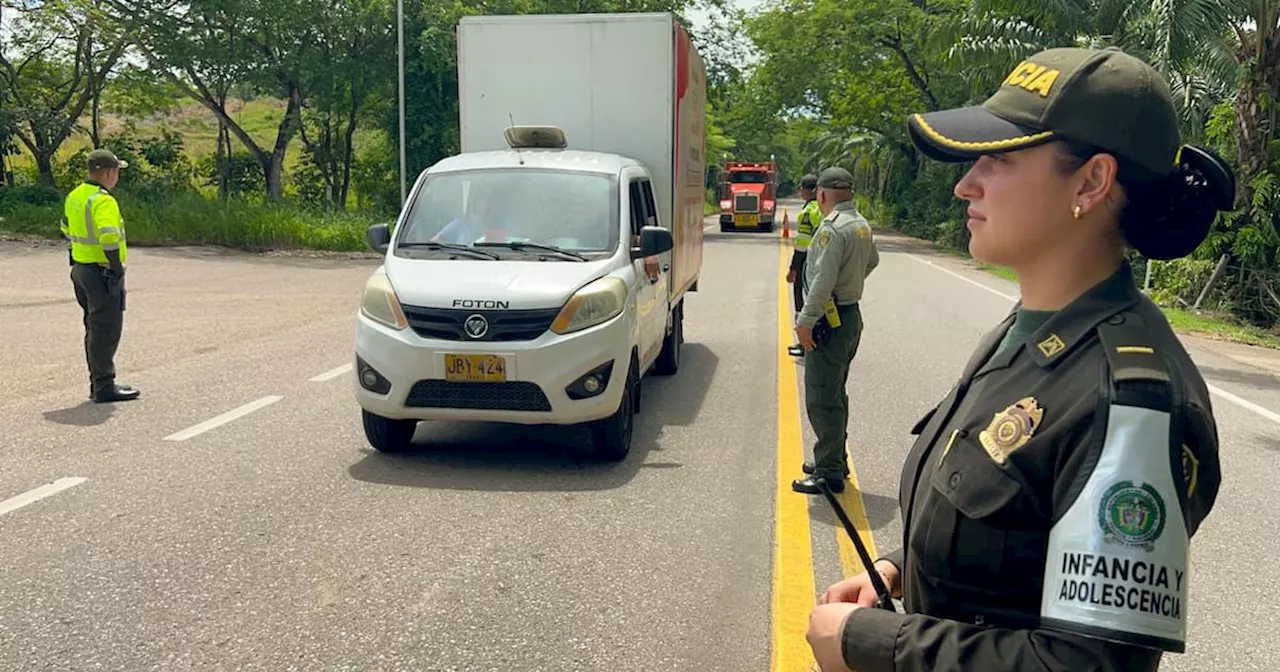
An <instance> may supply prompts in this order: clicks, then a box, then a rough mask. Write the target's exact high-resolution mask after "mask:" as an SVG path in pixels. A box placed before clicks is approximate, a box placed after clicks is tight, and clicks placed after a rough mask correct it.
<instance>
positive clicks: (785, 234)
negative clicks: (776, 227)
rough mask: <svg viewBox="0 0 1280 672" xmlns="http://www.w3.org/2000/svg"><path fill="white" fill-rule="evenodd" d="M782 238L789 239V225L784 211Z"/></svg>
mask: <svg viewBox="0 0 1280 672" xmlns="http://www.w3.org/2000/svg"><path fill="white" fill-rule="evenodd" d="M782 237H783V238H790V237H791V225H790V223H789V222H788V221H787V211H786V210H783V211H782Z"/></svg>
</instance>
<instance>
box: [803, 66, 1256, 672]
mask: <svg viewBox="0 0 1280 672" xmlns="http://www.w3.org/2000/svg"><path fill="white" fill-rule="evenodd" d="M908 126H909V130H910V133H911V137H912V140H913V142H914V143H915V144H916V146H917V147H918V148H919V150H920V151H921V152H923V153H924V154H926V155H927V156H929V157H931V158H934V159H937V160H941V161H949V162H961V161H965V162H968V161H972V162H974V163H973V166H972V167H971V168H970V169H969V171H968V172H967V173H966V174H965V176H964V177H963V178H962V179H961V180H960V181H959V183H957V185H956V187H955V193H956V196H957V197H959V198H961V199H963V200H966V201H968V202H969V210H968V215H969V220H968V227H969V230H970V232H971V238H970V242H969V250H970V252H971V253H972V255H973V256H974V257H975V258H977V259H979V260H982V261H986V262H989V263H995V264H1002V265H1006V266H1010V267H1012V268H1013V269H1014V271H1015V272H1016V273H1017V275H1018V284H1019V288H1020V290H1021V297H1022V298H1021V301H1020V302H1019V305H1018V306H1017V307H1016V308H1015V309H1014V310H1013V311H1012V312H1011V313H1010V314H1009V315H1008V316H1007V317H1006V318H1005V320H1004V321H1003V322H1002V323H1001V324H1000V325H999V326H997V327H996V328H995V329H993V330H992V331H991V332H990V333H988V334H987V336H986V337H985V338H983V339H982V341H981V342H980V343H979V344H978V347H977V350H976V351H975V352H974V353H973V355H972V358H971V359H970V361H969V363H968V365H967V366H966V367H965V370H964V372H963V374H962V375H961V377H960V380H959V382H958V383H957V384H956V386H955V387H954V388H953V389H952V391H951V392H950V393H949V394H948V395H947V397H946V398H945V399H943V400H942V402H941V403H940V404H939V405H938V406H936V407H935V408H934V409H933V410H931V411H929V413H928V414H926V415H925V416H924V417H923V418H922V419H921V420H920V421H919V422H918V423H917V424H916V426H915V427H914V428H913V429H912V434H914V435H916V436H917V440H916V443H915V445H914V446H913V447H912V449H911V451H910V452H909V453H908V455H907V459H906V464H905V465H904V467H903V471H902V480H901V491H900V493H899V505H900V507H901V510H902V517H903V530H904V534H903V538H902V540H901V542H902V546H901V548H900V549H899V550H897V551H896V552H893V553H890V554H889V555H887V556H885V557H884V558H882V559H880V560H879V561H877V562H876V570H877V571H878V572H879V573H880V574H881V576H882V578H883V579H884V582H885V585H886V586H888V587H889V589H890V590H891V591H892V592H893V593H894V594H895V596H896V597H900V598H902V600H903V604H904V606H905V607H906V612H907V613H906V614H899V613H895V612H890V611H886V610H883V609H874V608H865V607H867V606H870V605H871V604H873V602H874V600H875V595H874V591H873V589H872V588H870V586H869V583H870V582H869V579H868V577H867V574H866V573H863V574H860V575H858V576H855V577H852V578H850V579H847V580H845V581H841V582H840V583H837V584H835V585H833V586H831V587H830V588H829V589H828V590H827V591H826V593H824V594H823V596H822V598H821V599H820V602H821V603H822V604H820V605H819V606H817V607H816V608H815V609H814V611H813V613H812V615H811V617H810V627H809V632H808V639H809V642H810V645H811V647H812V648H813V652H814V655H815V657H816V658H817V660H818V661H819V663H820V664H821V667H822V669H823V670H824V671H825V672H834V671H836V670H847V669H850V668H852V669H856V670H859V671H860V672H878V671H881V670H894V671H896V672H908V671H915V670H937V669H947V670H974V671H975V672H1001V671H1003V670H1106V671H1112V670H1117V671H1118V670H1155V669H1156V668H1157V666H1158V665H1159V662H1160V658H1161V656H1162V652H1165V651H1171V652H1181V651H1183V650H1184V647H1185V644H1186V624H1187V613H1188V610H1189V607H1191V605H1190V604H1189V603H1188V597H1189V593H1188V590H1187V586H1188V578H1189V577H1188V569H1189V568H1188V559H1189V555H1190V550H1189V546H1190V539H1191V536H1192V535H1193V534H1195V532H1196V530H1197V528H1198V527H1199V526H1200V524H1201V523H1202V522H1203V521H1204V519H1205V517H1206V516H1207V515H1208V513H1209V511H1210V510H1211V509H1212V507H1213V504H1214V501H1215V499H1216V497H1217V494H1218V488H1219V484H1220V480H1221V476H1220V472H1219V467H1218V437H1217V429H1216V422H1215V420H1214V416H1213V408H1212V405H1211V404H1210V397H1209V392H1208V390H1207V389H1206V386H1205V383H1204V380H1203V378H1202V377H1201V375H1200V373H1199V371H1198V370H1197V369H1196V367H1195V364H1194V363H1193V362H1192V360H1191V358H1190V357H1189V356H1188V355H1187V352H1186V350H1185V349H1184V348H1183V346H1182V344H1181V343H1180V342H1179V340H1178V338H1177V336H1175V335H1174V333H1173V330H1172V329H1170V327H1169V324H1168V322H1167V321H1166V320H1165V317H1164V315H1163V313H1162V312H1161V311H1160V309H1159V308H1158V307H1156V305H1155V304H1154V303H1152V302H1151V300H1150V299H1148V298H1147V297H1146V296H1145V295H1143V294H1142V293H1141V292H1140V291H1139V289H1138V287H1137V286H1136V284H1135V281H1134V277H1133V273H1132V271H1131V270H1130V267H1129V264H1128V263H1127V261H1126V259H1125V254H1124V246H1125V244H1126V243H1127V244H1128V245H1130V246H1132V247H1134V248H1135V249H1137V251H1138V252H1140V253H1141V254H1142V255H1143V256H1145V257H1147V258H1148V259H1172V258H1177V257H1180V256H1183V255H1185V254H1188V253H1190V252H1191V251H1193V250H1194V249H1195V248H1196V247H1197V246H1198V245H1199V244H1200V242H1201V241H1202V240H1203V239H1204V238H1205V236H1206V235H1207V233H1208V231H1209V227H1210V225H1211V224H1212V222H1213V219H1214V216H1215V214H1216V212H1217V211H1219V210H1226V209H1230V208H1231V207H1232V202H1233V197H1234V189H1235V185H1234V183H1235V178H1234V175H1233V174H1232V172H1231V169H1230V168H1229V167H1227V166H1226V165H1224V164H1223V163H1222V162H1221V161H1220V160H1219V159H1217V158H1216V157H1214V156H1212V155H1211V154H1209V153H1207V152H1205V151H1203V150H1200V149H1197V148H1194V147H1190V146H1183V145H1181V140H1180V138H1179V133H1178V115H1177V112H1176V110H1175V108H1174V105H1173V102H1172V99H1171V95H1170V91H1169V86H1168V84H1167V83H1166V82H1165V80H1164V79H1163V78H1162V77H1161V76H1160V74H1159V73H1158V72H1156V71H1155V70H1154V69H1153V68H1151V67H1150V66H1148V65H1147V64H1146V63H1143V62H1142V61H1140V60H1138V59H1136V58H1133V57H1131V56H1128V55H1126V54H1124V53H1123V52H1120V51H1118V50H1114V49H1105V50H1093V49H1075V48H1070V49H1050V50H1047V51H1043V52H1041V53H1038V54H1036V55H1034V56H1031V57H1030V58H1029V59H1028V60H1026V61H1025V62H1023V63H1021V64H1019V65H1018V66H1017V67H1016V68H1015V69H1014V70H1013V71H1012V73H1010V75H1009V76H1008V77H1007V78H1006V79H1005V80H1004V82H1003V84H1002V85H1001V86H1000V88H999V90H998V91H996V93H995V94H994V95H993V96H992V97H991V98H989V99H988V100H987V101H986V102H985V103H984V104H983V105H981V106H974V107H968V108H962V109H953V110H944V111H940V112H933V113H928V114H923V115H921V114H917V115H912V116H911V117H910V120H909V122H908ZM1203 579H1204V580H1205V581H1207V582H1208V583H1212V582H1213V577H1212V576H1211V575H1204V576H1203ZM1206 585H1207V584H1206Z"/></svg>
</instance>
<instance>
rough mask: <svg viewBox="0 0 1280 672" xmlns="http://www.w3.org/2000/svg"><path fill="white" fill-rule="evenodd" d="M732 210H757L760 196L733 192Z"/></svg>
mask: <svg viewBox="0 0 1280 672" xmlns="http://www.w3.org/2000/svg"><path fill="white" fill-rule="evenodd" d="M733 211H734V212H759V211H760V197H759V196H757V195H756V194H734V195H733Z"/></svg>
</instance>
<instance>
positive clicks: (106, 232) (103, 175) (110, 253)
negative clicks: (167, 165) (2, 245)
mask: <svg viewBox="0 0 1280 672" xmlns="http://www.w3.org/2000/svg"><path fill="white" fill-rule="evenodd" d="M128 165H129V164H128V162H126V161H121V160H120V159H119V158H118V157H117V156H116V155H115V154H113V153H112V152H110V151H109V150H105V149H98V150H94V151H93V152H92V153H91V154H89V160H88V167H89V177H88V179H86V180H85V181H84V182H82V183H81V184H80V186H78V187H76V188H75V189H74V190H72V192H71V193H70V194H67V198H66V201H65V202H64V203H63V221H62V234H63V235H64V236H66V238H67V240H68V241H69V242H70V244H71V283H72V285H74V287H75V291H76V300H77V301H78V302H79V303H80V308H81V309H82V310H83V311H84V329H85V335H84V354H85V360H86V361H87V362H88V364H89V397H90V398H91V399H93V401H95V402H98V403H104V402H111V401H128V400H130V399H136V398H137V397H138V391H137V390H135V389H133V388H131V387H129V386H127V385H118V384H116V369H115V354H116V347H117V346H118V345H119V343H120V332H121V329H122V327H123V325H124V306H125V289H124V272H125V267H126V265H127V264H128V261H129V250H128V245H127V244H126V243H125V233H124V220H123V219H122V218H121V217H120V206H119V204H117V203H116V199H115V197H114V196H112V195H111V192H110V189H112V188H114V187H115V186H116V183H117V182H119V181H120V169H121V168H126V167H128Z"/></svg>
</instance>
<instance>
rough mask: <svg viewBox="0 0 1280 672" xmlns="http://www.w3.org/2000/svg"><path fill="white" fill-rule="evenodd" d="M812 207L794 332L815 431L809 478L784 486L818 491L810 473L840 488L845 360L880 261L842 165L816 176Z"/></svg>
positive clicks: (857, 336) (854, 345)
mask: <svg viewBox="0 0 1280 672" xmlns="http://www.w3.org/2000/svg"><path fill="white" fill-rule="evenodd" d="M817 186H818V200H817V203H818V207H819V208H820V209H821V212H822V213H823V214H824V215H825V218H824V219H823V220H822V222H821V223H820V224H819V226H818V229H817V230H816V231H815V232H814V236H813V244H812V245H810V250H811V253H812V256H810V257H809V258H807V259H806V260H805V264H804V280H805V282H804V289H805V292H804V304H803V306H802V307H801V309H800V315H799V316H798V317H797V318H796V336H797V337H798V340H799V341H800V345H801V346H802V347H804V349H805V356H804V402H805V409H806V410H807V411H808V413H809V422H810V424H812V425H813V431H814V433H815V434H817V435H818V441H817V443H815V444H814V446H813V462H805V464H804V471H805V473H807V474H810V476H809V477H807V478H804V479H799V480H796V481H793V482H792V483H791V489H792V490H795V491H796V492H803V493H806V494H820V493H821V490H818V488H817V486H816V485H815V484H814V479H815V478H825V479H826V480H827V481H829V482H830V484H831V489H832V490H834V491H836V492H839V491H841V490H844V477H845V476H847V475H848V456H847V455H846V454H845V441H846V440H847V438H848V434H847V429H848V425H849V394H848V392H846V391H845V385H846V383H847V382H848V380H849V366H850V364H852V363H853V357H854V355H856V354H857V352H858V343H859V342H861V340H862V311H861V310H860V309H859V307H858V301H859V300H861V299H862V288H863V283H864V282H865V281H866V278H867V276H868V275H870V274H871V271H872V270H874V269H875V267H876V266H877V265H878V264H879V263H880V254H879V253H878V252H877V251H876V245H875V241H874V240H873V239H872V235H871V225H870V224H868V223H867V220H866V219H865V218H863V216H862V215H861V214H860V213H859V212H858V209H857V207H856V206H855V205H854V204H853V176H852V175H850V174H849V171H847V170H845V169H843V168H828V169H826V170H824V171H822V173H821V174H820V175H819V176H818V180H817Z"/></svg>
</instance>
